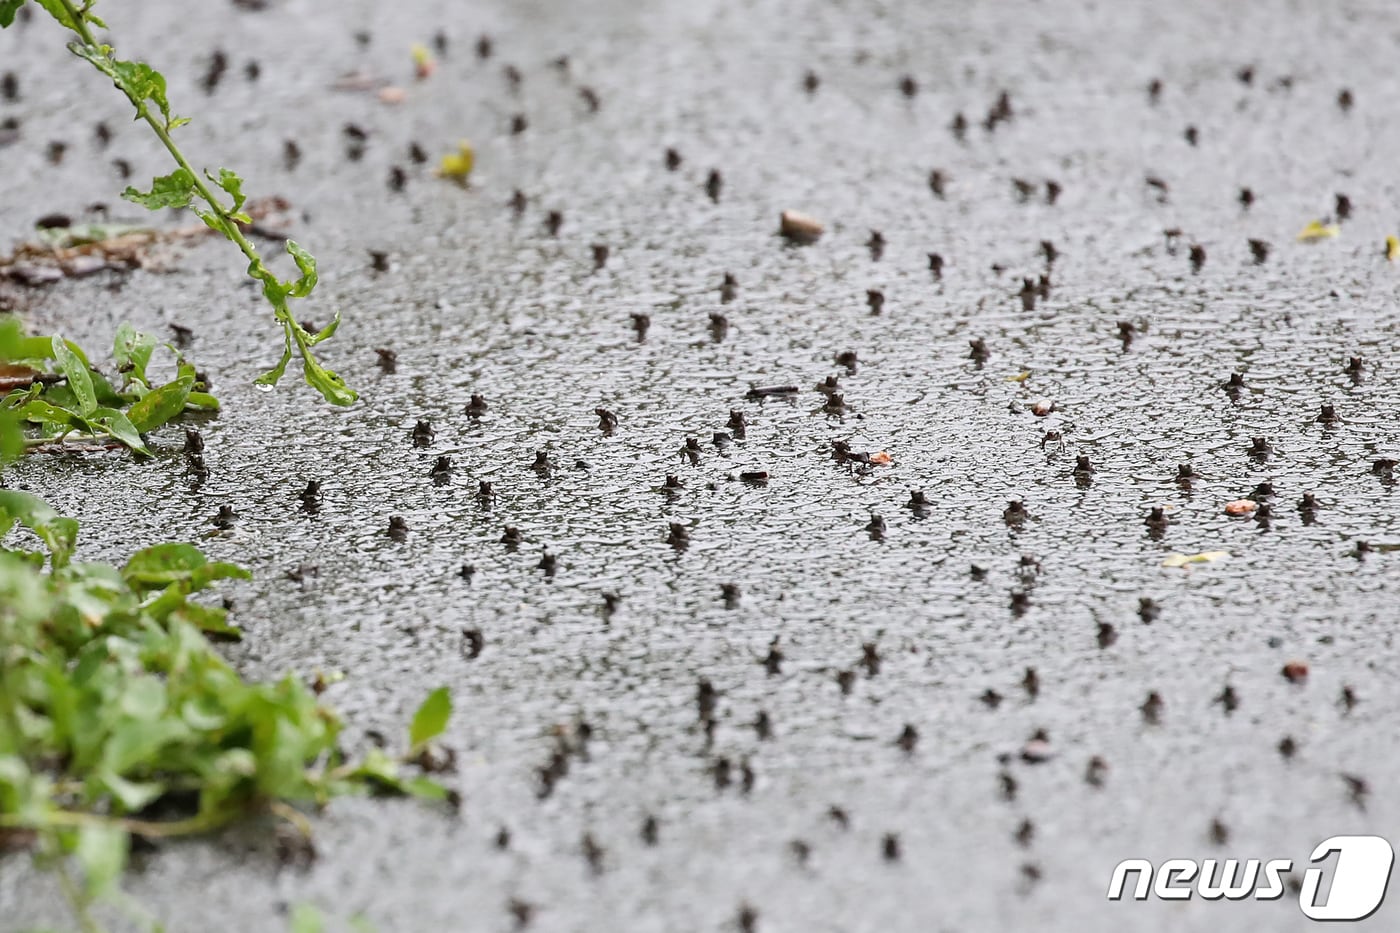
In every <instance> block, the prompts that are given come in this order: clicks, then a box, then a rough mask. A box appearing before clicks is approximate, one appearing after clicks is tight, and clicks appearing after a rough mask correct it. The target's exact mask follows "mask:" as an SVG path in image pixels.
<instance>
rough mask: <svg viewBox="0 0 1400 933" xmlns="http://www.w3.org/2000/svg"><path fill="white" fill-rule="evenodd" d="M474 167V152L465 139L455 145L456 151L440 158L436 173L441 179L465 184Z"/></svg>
mask: <svg viewBox="0 0 1400 933" xmlns="http://www.w3.org/2000/svg"><path fill="white" fill-rule="evenodd" d="M475 165H476V150H475V149H473V148H472V144H471V143H469V142H467V141H466V140H465V139H464V140H462V141H461V142H459V143H457V151H456V152H450V153H448V154H447V155H445V156H443V157H442V162H440V163H439V164H438V170H437V173H438V174H439V175H441V176H442V177H443V178H453V179H456V180H457V181H461V182H465V181H466V180H467V177H468V176H469V175H471V173H472V167H473V166H475Z"/></svg>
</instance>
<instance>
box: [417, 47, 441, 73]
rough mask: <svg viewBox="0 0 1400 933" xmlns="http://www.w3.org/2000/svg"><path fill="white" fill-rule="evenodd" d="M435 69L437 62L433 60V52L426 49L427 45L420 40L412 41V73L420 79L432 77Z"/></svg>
mask: <svg viewBox="0 0 1400 933" xmlns="http://www.w3.org/2000/svg"><path fill="white" fill-rule="evenodd" d="M435 70H437V62H436V61H434V60H433V53H432V52H429V51H428V47H427V46H426V45H424V44H423V43H421V42H415V43H413V73H414V74H415V75H417V77H418V80H419V81H422V80H425V79H427V78H430V77H432V74H433V72H434V71H435Z"/></svg>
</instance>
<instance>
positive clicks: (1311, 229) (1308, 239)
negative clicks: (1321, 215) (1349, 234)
mask: <svg viewBox="0 0 1400 933" xmlns="http://www.w3.org/2000/svg"><path fill="white" fill-rule="evenodd" d="M1341 232H1342V228H1341V227H1339V226H1337V225H1336V224H1325V223H1323V222H1322V221H1320V220H1314V221H1312V222H1311V223H1309V224H1308V225H1307V226H1306V227H1304V228H1303V229H1302V230H1299V231H1298V242H1300V243H1312V242H1315V241H1317V240H1330V239H1332V238H1333V237H1334V236H1337V235H1338V234H1340V233H1341Z"/></svg>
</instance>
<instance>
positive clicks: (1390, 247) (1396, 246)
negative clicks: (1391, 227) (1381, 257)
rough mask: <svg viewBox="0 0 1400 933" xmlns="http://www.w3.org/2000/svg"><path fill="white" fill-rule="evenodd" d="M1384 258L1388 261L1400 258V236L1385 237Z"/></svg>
mask: <svg viewBox="0 0 1400 933" xmlns="http://www.w3.org/2000/svg"><path fill="white" fill-rule="evenodd" d="M1385 258H1386V259H1388V260H1389V261H1390V262H1394V261H1395V260H1397V259H1400V237H1397V236H1388V237H1386V238H1385Z"/></svg>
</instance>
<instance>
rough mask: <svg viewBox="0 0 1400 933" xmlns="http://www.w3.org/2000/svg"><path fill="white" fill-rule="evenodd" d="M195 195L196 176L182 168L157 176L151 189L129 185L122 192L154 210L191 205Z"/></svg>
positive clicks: (126, 196) (137, 202)
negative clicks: (141, 189) (141, 188)
mask: <svg viewBox="0 0 1400 933" xmlns="http://www.w3.org/2000/svg"><path fill="white" fill-rule="evenodd" d="M194 195H195V186H194V176H193V175H191V174H190V173H189V172H187V171H186V170H185V169H182V168H179V169H176V170H175V171H173V172H171V173H170V174H169V175H161V176H160V177H159V178H156V179H155V180H154V181H152V182H151V190H150V191H137V190H136V189H135V188H131V187H128V188H127V189H126V190H125V191H123V192H122V197H123V198H125V199H126V200H128V201H131V202H133V203H135V204H140V205H142V206H143V207H145V208H147V209H149V210H153V211H154V210H159V209H161V208H162V207H189V206H190V201H191V199H192V198H193V197H194Z"/></svg>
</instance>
